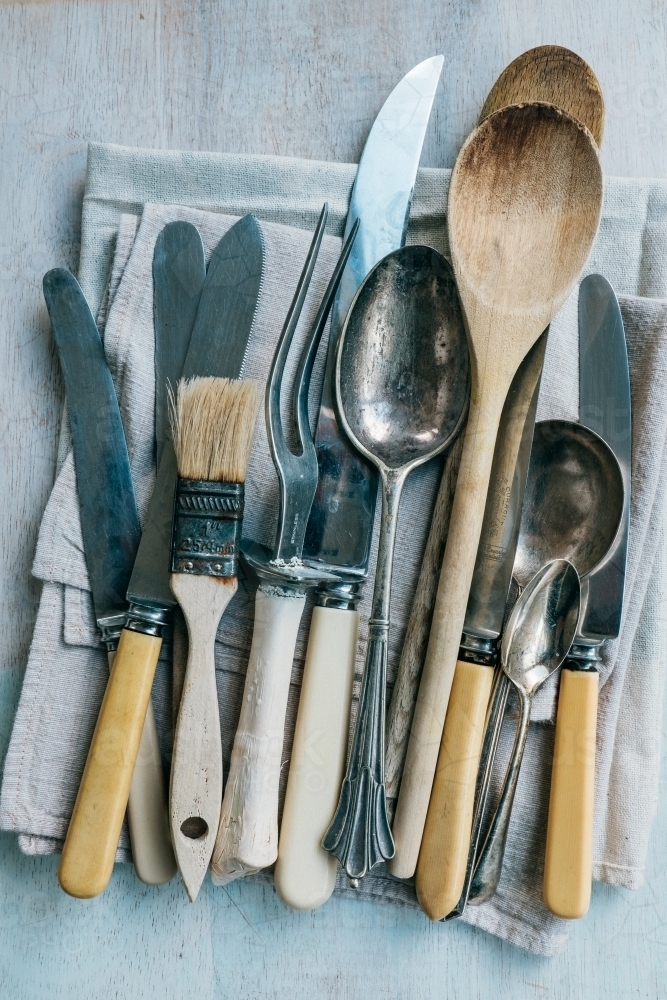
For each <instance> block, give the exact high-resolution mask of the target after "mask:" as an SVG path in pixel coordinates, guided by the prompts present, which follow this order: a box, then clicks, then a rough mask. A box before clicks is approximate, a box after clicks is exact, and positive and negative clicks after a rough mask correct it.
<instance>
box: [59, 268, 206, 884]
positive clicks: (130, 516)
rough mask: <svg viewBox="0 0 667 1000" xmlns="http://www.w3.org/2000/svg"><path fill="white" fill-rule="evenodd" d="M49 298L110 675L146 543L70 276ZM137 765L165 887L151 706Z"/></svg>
mask: <svg viewBox="0 0 667 1000" xmlns="http://www.w3.org/2000/svg"><path fill="white" fill-rule="evenodd" d="M44 298H45V300H46V305H47V309H48V312H49V318H50V320H51V327H52V330H53V336H54V340H55V342H56V347H57V350H58V357H59V359H60V367H61V370H62V373H63V379H64V382H65V393H66V397H67V405H68V411H69V420H70V427H71V431H72V444H73V448H74V463H75V467H76V481H77V490H78V494H79V501H80V511H81V532H82V536H83V544H84V551H85V556H86V565H87V567H88V577H89V581H90V589H91V596H92V599H93V608H94V612H95V618H96V621H97V624H98V627H99V629H100V632H101V635H102V639H103V641H104V643H105V645H106V647H107V651H108V659H109V667H110V668H111V667H112V666H113V661H114V657H115V651H116V648H117V646H118V639H119V636H120V632H121V629H122V626H123V624H124V622H125V613H126V611H127V602H126V600H125V592H126V590H127V584H128V581H129V578H130V573H131V571H132V565H133V563H134V559H135V557H136V554H137V548H138V547H139V539H140V537H141V529H140V527H139V517H138V514H137V508H136V503H135V497H134V488H133V485H132V476H131V473H130V462H129V458H128V453H127V446H126V443H125V436H124V433H123V426H122V423H121V416H120V410H119V407H118V400H117V398H116V392H115V389H114V385H113V382H112V380H111V373H110V372H109V368H108V366H107V361H106V357H105V355H104V348H103V346H102V341H101V339H100V335H99V332H98V330H97V326H96V324H95V321H94V319H93V317H92V314H91V312H90V309H89V308H88V303H87V302H86V299H85V297H84V294H83V292H82V291H81V288H80V287H79V284H78V282H77V281H76V279H75V278H74V277H73V275H71V274H70V273H69V271H65V270H62V269H60V268H57V269H55V270H53V271H49V272H48V274H46V275H45V277H44ZM188 336H189V330H188ZM139 762H140V765H141V766H138V767H137V768H136V772H135V776H134V778H133V781H132V787H131V789H130V797H129V802H128V810H127V813H128V824H129V828H130V839H131V842H132V860H133V861H134V866H135V869H136V872H137V875H138V876H139V878H140V879H141V880H142V882H146V883H147V884H149V885H162V884H164V883H165V882H168V881H169V880H170V879H171V878H172V877H173V876H174V875H175V873H176V862H175V859H174V852H173V850H172V847H171V835H170V833H169V821H168V815H167V802H166V794H165V787H164V775H163V772H162V761H161V758H160V745H159V742H158V736H157V728H156V725H155V716H154V714H153V707H152V704H151V702H150V701H149V703H148V710H147V712H146V720H145V722H144V727H143V732H142V735H141V744H140V751H139Z"/></svg>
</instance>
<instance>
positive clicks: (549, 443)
mask: <svg viewBox="0 0 667 1000" xmlns="http://www.w3.org/2000/svg"><path fill="white" fill-rule="evenodd" d="M622 511H623V477H622V474H621V470H620V468H619V465H618V461H617V459H616V456H615V455H614V453H613V451H612V450H611V448H610V447H609V446H608V445H607V444H606V443H605V442H604V441H603V440H602V438H601V437H599V436H598V435H597V434H595V433H594V431H591V430H589V428H587V427H584V426H583V424H579V423H576V422H574V421H570V420H544V421H541V422H540V423H538V424H536V425H535V435H534V438H533V447H532V451H531V456H530V467H529V470H528V479H527V482H526V491H525V494H524V506H523V513H522V516H521V529H520V534H519V542H518V545H517V552H516V558H515V562H514V569H513V575H514V579H515V581H516V583H517V584H518V585H519V587H523V586H525V584H526V583H527V582H528V580H530V578H531V577H532V576H533V574H534V573H535V571H536V570H537V569H538V568H539V567H540V566H543V565H544V563H545V562H548V561H549V560H550V559H555V558H564V559H568V560H569V561H570V562H571V563H572V564H573V565H574V566H575V568H576V570H577V572H578V574H579V577H580V578H581V600H582V606H585V602H586V598H587V585H586V578H587V576H588V575H590V574H591V573H592V572H594V571H596V570H597V569H598V567H599V566H600V563H601V562H602V561H603V559H604V558H605V557H606V555H607V553H608V551H609V549H610V547H611V545H612V543H613V541H614V538H615V537H616V532H617V529H618V524H619V521H620V518H621V514H622ZM508 693H509V681H508V680H507V678H506V676H505V675H504V674H502V675H501V676H500V677H499V680H498V684H497V686H496V690H495V692H494V695H493V698H492V703H491V709H490V712H489V722H488V730H487V732H488V734H489V738H488V739H485V747H484V750H485V751H486V750H487V744H489V749H488V751H487V753H486V755H485V753H484V751H483V754H482V757H483V762H482V765H481V766H483V767H486V769H487V772H489V771H490V767H492V766H493V758H494V757H495V752H496V749H497V745H498V740H499V737H500V729H501V726H502V720H503V715H504V710H505V704H506V702H507V695H508ZM506 822H507V823H509V816H508V817H507V819H506ZM506 838H507V829H506V828H505V829H503V827H502V826H500V825H498V824H497V823H495V821H494V823H493V824H492V828H491V830H490V831H489V834H488V835H487V838H486V841H485V843H484V848H483V850H482V852H481V854H480V856H479V860H478V862H477V865H476V868H475V874H474V877H473V880H472V883H471V886H470V895H469V898H468V902H470V903H472V904H479V903H484V902H486V901H487V900H488V899H490V898H491V896H493V894H494V892H495V891H496V889H497V887H498V883H499V881H500V874H501V870H502V861H503V853H504V846H505V840H506ZM499 844H500V845H501V847H500V848H499Z"/></svg>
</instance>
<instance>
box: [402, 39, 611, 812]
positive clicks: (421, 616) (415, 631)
mask: <svg viewBox="0 0 667 1000" xmlns="http://www.w3.org/2000/svg"><path fill="white" fill-rule="evenodd" d="M535 101H544V102H546V103H547V104H554V105H555V106H556V107H558V108H561V109H562V110H563V111H566V112H567V113H568V114H569V115H571V116H572V117H573V118H576V119H577V121H580V122H581V123H582V125H585V126H586V128H587V129H588V130H589V131H590V133H591V135H592V136H593V138H594V139H595V141H596V143H597V145H598V146H599V145H600V144H601V142H602V135H603V132H604V100H603V97H602V88H601V87H600V84H599V82H598V79H597V77H596V76H595V73H594V72H593V70H592V69H591V67H590V66H589V65H588V63H586V62H584V60H583V59H582V58H581V57H580V56H578V55H576V53H574V52H571V51H570V50H569V49H565V48H563V47H562V46H560V45H540V46H538V48H536V49H530V50H529V51H528V52H524V53H523V55H520V56H519V57H518V59H515V60H514V62H511V63H510V64H509V66H507V67H506V68H505V69H504V70H503V72H502V73H501V74H500V76H499V77H498V79H497V80H496V82H495V83H494V85H493V88H492V89H491V92H490V93H489V96H488V97H487V99H486V101H485V103H484V107H483V108H482V111H481V113H480V118H479V121H480V122H481V121H483V120H484V119H485V118H488V116H489V115H490V114H492V113H493V112H494V111H499V110H500V109H501V108H504V107H507V105H509V104H521V103H522V102H535ZM501 429H502V425H501ZM462 448H463V435H461V436H460V437H459V438H458V440H457V441H456V443H455V444H454V446H453V447H452V449H451V451H450V452H449V454H448V456H447V459H446V461H445V466H444V469H443V473H442V481H441V483H440V489H439V492H438V497H437V500H436V503H435V507H434V508H433V516H432V518H431V527H430V530H429V535H428V542H427V544H426V550H425V552H424V558H423V560H422V568H421V571H420V574H419V581H418V584H417V589H416V591H415V596H414V600H413V602H412V611H411V613H410V621H409V623H408V628H407V631H406V634H405V640H404V642H403V649H402V650H401V659H400V663H399V666H398V672H397V675H396V682H395V684H394V690H393V693H392V698H391V704H390V706H389V711H388V713H387V751H386V760H385V787H386V793H387V800H388V802H387V806H388V810H389V813H390V815H391V816H393V813H394V807H395V804H396V796H397V795H398V789H399V785H400V781H401V774H402V772H403V762H404V760H405V753H406V750H407V745H408V738H409V735H410V726H411V724H412V715H413V711H414V705H415V698H416V696H417V688H418V687H419V678H420V676H421V670H422V666H423V663H424V657H425V655H426V646H427V643H428V633H429V627H430V624H431V615H432V612H433V605H434V602H435V595H436V590H437V587H438V575H439V572H440V566H441V565H442V557H443V554H444V551H445V541H446V539H447V530H448V528H449V518H450V515H451V510H452V502H453V499H454V488H455V486H456V477H457V475H458V470H459V462H460V459H461V451H462ZM510 478H511V473H510ZM450 700H451V699H450ZM473 770H474V768H471V772H472V771H473ZM472 780H473V782H474V778H473V779H472Z"/></svg>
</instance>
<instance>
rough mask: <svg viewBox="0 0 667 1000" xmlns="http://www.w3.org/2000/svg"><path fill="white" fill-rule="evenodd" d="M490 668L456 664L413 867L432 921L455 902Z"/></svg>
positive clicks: (460, 884)
mask: <svg viewBox="0 0 667 1000" xmlns="http://www.w3.org/2000/svg"><path fill="white" fill-rule="evenodd" d="M493 676H494V668H493V667H486V666H480V665H479V664H477V663H467V662H465V661H463V660H459V661H458V663H457V664H456V672H455V674H454V682H453V684H452V693H451V696H450V699H449V705H448V707H447V717H446V719H445V728H444V730H443V733H442V745H441V747H440V754H439V756H438V766H437V769H436V772H435V779H434V782H433V791H432V792H431V801H430V803H429V807H428V814H427V817H426V825H425V827H424V838H423V840H422V845H421V851H420V852H419V861H418V863H417V897H418V899H419V903H420V905H421V907H422V909H423V910H424V912H425V913H426V914H427V915H428V916H429V917H430V918H431V920H442V918H443V917H446V916H447V914H448V913H451V911H452V910H453V909H454V907H455V906H456V904H457V903H458V901H459V897H460V895H461V891H462V889H463V883H464V881H465V875H466V865H467V861H468V850H469V848H470V834H471V830H472V814H473V806H474V801H475V783H476V780H477V770H478V768H479V756H480V753H481V750H482V741H483V739H484V721H485V718H486V710H487V708H488V704H489V697H490V694H491V687H492V684H493Z"/></svg>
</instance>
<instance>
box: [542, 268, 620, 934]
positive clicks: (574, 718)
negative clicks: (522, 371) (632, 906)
mask: <svg viewBox="0 0 667 1000" xmlns="http://www.w3.org/2000/svg"><path fill="white" fill-rule="evenodd" d="M579 419H580V420H581V422H582V424H584V425H585V426H586V427H590V428H592V429H593V430H594V431H597V433H598V434H599V435H600V436H601V437H602V439H603V440H604V441H606V443H607V444H608V445H609V446H610V448H611V449H612V451H613V453H614V455H615V456H616V458H617V460H618V463H619V466H620V470H621V474H622V477H623V509H622V514H621V518H620V526H619V530H618V532H617V534H616V537H615V538H614V540H613V542H612V543H611V547H610V549H609V551H608V553H607V557H606V558H605V559H604V561H603V562H602V563H601V564H600V565H599V567H598V568H597V569H595V570H594V571H593V572H591V573H589V574H588V576H587V578H586V581H585V583H586V585H585V587H584V591H583V594H584V602H583V611H582V616H581V621H580V623H579V629H578V632H577V635H576V637H575V640H574V645H573V647H572V650H571V651H570V655H569V657H568V658H567V660H566V661H565V663H564V665H563V670H562V671H561V677H560V690H559V696H558V715H557V719H556V743H555V747H554V765H553V771H552V775H551V799H550V802H549V822H548V827H547V847H546V858H545V868H544V901H545V903H546V904H547V906H548V907H549V909H550V910H551V912H552V913H555V914H556V915H557V916H559V917H567V918H569V919H576V918H578V917H582V916H584V914H585V913H586V912H587V911H588V907H589V904H590V896H591V878H592V854H593V792H594V781H595V740H596V724H597V694H598V673H597V669H596V664H597V662H598V661H599V659H600V649H601V646H602V643H603V642H604V641H605V640H606V639H610V638H615V637H616V636H617V635H618V634H619V631H620V627H621V614H622V611H623V595H624V588H625V566H626V557H627V547H628V528H629V524H630V499H631V478H630V477H631V457H632V454H631V453H632V419H631V400H630V377H629V371H628V354H627V347H626V343H625V332H624V329H623V319H622V317H621V311H620V309H619V307H618V302H617V300H616V296H615V295H614V290H613V289H612V287H611V285H610V284H609V282H608V281H607V280H606V279H605V278H603V277H602V275H600V274H591V275H589V276H588V277H586V278H584V280H583V281H582V283H581V288H580V290H579ZM613 500H615V501H616V503H618V493H616V495H615V496H614V497H612V496H611V495H610V494H608V495H607V497H606V500H605V503H606V504H607V506H609V507H610V506H611V505H612V501H613ZM597 516H598V517H599V513H598V515H597ZM573 750H574V752H573Z"/></svg>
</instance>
